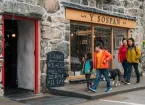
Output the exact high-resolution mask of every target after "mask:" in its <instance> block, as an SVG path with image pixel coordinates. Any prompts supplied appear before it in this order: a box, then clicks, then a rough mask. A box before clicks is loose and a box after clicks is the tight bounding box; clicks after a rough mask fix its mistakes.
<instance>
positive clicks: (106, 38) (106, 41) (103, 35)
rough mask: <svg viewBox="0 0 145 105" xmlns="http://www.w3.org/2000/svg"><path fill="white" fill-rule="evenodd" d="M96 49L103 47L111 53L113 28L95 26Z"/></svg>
mask: <svg viewBox="0 0 145 105" xmlns="http://www.w3.org/2000/svg"><path fill="white" fill-rule="evenodd" d="M94 31H95V33H94V35H95V36H94V47H95V46H96V45H103V46H104V48H105V49H106V50H108V51H109V52H111V28H108V27H100V26H95V30H94Z"/></svg>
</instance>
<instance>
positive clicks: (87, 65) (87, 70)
mask: <svg viewBox="0 0 145 105" xmlns="http://www.w3.org/2000/svg"><path fill="white" fill-rule="evenodd" d="M85 59H86V60H85V61H84V68H83V72H84V74H85V78H86V82H87V90H88V89H89V86H90V85H91V81H90V78H91V73H92V70H93V61H92V55H91V53H88V54H87V55H86V56H85Z"/></svg>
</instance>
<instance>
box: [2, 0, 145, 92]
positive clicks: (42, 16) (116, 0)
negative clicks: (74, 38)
mask: <svg viewBox="0 0 145 105" xmlns="http://www.w3.org/2000/svg"><path fill="white" fill-rule="evenodd" d="M62 2H66V3H69V5H72V4H77V5H80V6H84V7H91V8H97V9H99V10H101V11H104V12H107V13H110V14H114V15H115V14H119V16H122V15H129V16H132V17H136V28H135V29H131V31H130V33H131V36H132V37H133V38H135V40H136V43H137V44H139V45H140V46H141V42H142V39H145V31H144V28H145V24H144V21H145V15H144V14H145V10H144V9H145V7H144V4H145V2H144V0H0V15H1V16H0V27H1V28H0V37H2V25H3V21H2V15H3V14H11V15H18V16H23V17H28V18H35V19H38V20H39V27H40V32H39V33H40V34H39V36H40V40H39V41H40V62H39V63H40V71H39V72H40V91H43V90H45V89H46V54H47V53H48V52H50V51H54V50H57V51H60V52H62V53H64V56H65V67H66V70H69V67H70V66H69V61H70V60H69V58H70V56H69V44H70V38H69V37H70V21H69V20H67V19H66V18H65V15H66V14H65V7H64V5H63V3H62ZM0 43H2V38H1V39H0ZM0 53H2V47H0ZM116 54H117V52H116ZM115 56H116V55H115Z"/></svg>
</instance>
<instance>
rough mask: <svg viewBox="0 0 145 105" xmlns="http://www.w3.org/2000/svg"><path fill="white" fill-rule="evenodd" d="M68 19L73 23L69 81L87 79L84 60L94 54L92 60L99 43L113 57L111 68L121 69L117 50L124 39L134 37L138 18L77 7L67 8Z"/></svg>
mask: <svg viewBox="0 0 145 105" xmlns="http://www.w3.org/2000/svg"><path fill="white" fill-rule="evenodd" d="M66 18H67V19H68V20H70V47H69V55H70V71H69V74H70V80H73V79H80V78H84V75H83V73H82V62H83V57H84V55H85V54H86V53H91V54H92V58H93V53H94V48H95V46H96V45H98V44H102V45H103V46H104V48H105V49H106V50H108V51H109V52H110V53H111V54H112V56H113V60H112V61H111V62H110V69H112V68H121V64H120V63H119V62H118V59H117V54H118V49H119V46H120V45H121V42H122V39H123V38H128V37H131V35H130V29H133V28H135V27H136V21H135V19H131V18H122V17H118V16H113V15H109V14H104V13H95V12H88V11H82V10H79V9H74V8H66ZM93 76H94V75H93ZM93 76H92V77H93Z"/></svg>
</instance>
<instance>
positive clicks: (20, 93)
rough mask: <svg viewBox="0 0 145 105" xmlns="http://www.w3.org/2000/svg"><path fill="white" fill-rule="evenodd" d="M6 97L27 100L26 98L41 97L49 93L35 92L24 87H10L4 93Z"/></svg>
mask: <svg viewBox="0 0 145 105" xmlns="http://www.w3.org/2000/svg"><path fill="white" fill-rule="evenodd" d="M5 95H6V97H7V98H9V99H11V100H15V101H21V100H28V99H35V98H41V97H46V96H50V94H43V93H42V94H41V93H40V94H35V93H34V91H32V90H25V89H20V88H17V89H11V90H10V91H8V92H7V93H6V94H5Z"/></svg>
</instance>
